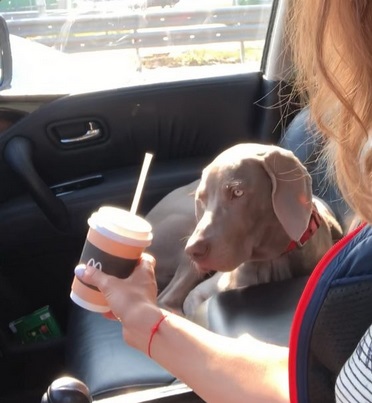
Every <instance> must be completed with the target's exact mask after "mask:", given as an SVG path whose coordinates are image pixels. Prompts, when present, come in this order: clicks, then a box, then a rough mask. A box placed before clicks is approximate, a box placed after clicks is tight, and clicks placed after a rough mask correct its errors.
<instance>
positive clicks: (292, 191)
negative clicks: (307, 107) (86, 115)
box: [147, 143, 343, 318]
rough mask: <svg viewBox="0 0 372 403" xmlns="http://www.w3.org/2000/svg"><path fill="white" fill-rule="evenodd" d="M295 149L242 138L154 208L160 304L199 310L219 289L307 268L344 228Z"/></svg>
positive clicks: (185, 310)
mask: <svg viewBox="0 0 372 403" xmlns="http://www.w3.org/2000/svg"><path fill="white" fill-rule="evenodd" d="M311 186H312V181H311V176H310V175H309V173H308V171H307V170H306V168H305V167H304V166H303V165H302V163H301V162H300V160H299V159H298V158H297V157H295V155H294V154H293V153H292V152H291V151H288V150H286V149H283V148H281V147H278V146H275V145H262V144H254V143H247V144H238V145H235V146H233V147H231V148H229V149H227V150H225V151H223V152H222V153H221V154H220V155H218V156H217V157H216V158H215V159H214V160H213V161H212V162H211V163H210V164H209V165H208V166H207V167H206V168H205V169H204V170H203V172H202V176H201V179H200V180H197V181H195V182H192V183H191V184H188V185H186V186H183V187H181V188H178V189H176V190H174V191H173V192H171V193H170V194H168V195H167V196H166V197H165V198H164V199H162V200H161V201H160V202H159V203H158V204H157V205H156V206H155V207H154V208H153V210H151V211H150V213H149V214H148V216H147V219H148V220H149V221H150V223H151V224H152V225H153V229H154V243H153V245H152V248H150V249H149V251H150V253H153V254H154V256H155V258H156V260H157V266H156V267H157V268H156V276H157V281H158V285H159V290H160V293H159V295H158V303H159V305H160V306H162V307H164V308H166V309H169V310H172V311H174V312H177V313H180V314H183V315H185V316H187V317H189V318H192V317H193V315H194V314H195V312H196V310H197V307H198V306H199V305H200V304H201V303H202V302H204V301H205V300H207V299H208V298H210V297H211V296H212V295H214V294H215V293H216V292H221V291H226V290H229V289H233V288H238V287H243V286H244V287H246V286H251V285H256V284H261V283H267V282H270V281H281V280H285V279H288V278H293V277H298V276H305V275H308V274H310V273H311V272H312V270H313V269H314V267H315V266H316V264H317V262H318V261H319V260H320V259H321V257H322V256H323V255H324V254H325V252H326V251H327V250H328V249H329V248H330V247H331V246H332V245H333V244H334V242H335V241H337V240H339V239H340V238H341V237H342V236H343V232H342V228H341V225H340V224H339V223H338V221H337V220H336V218H335V215H334V214H333V212H332V211H331V209H330V207H329V206H328V205H327V204H326V203H325V202H323V201H322V200H320V199H319V198H316V197H315V196H313V194H312V187H311Z"/></svg>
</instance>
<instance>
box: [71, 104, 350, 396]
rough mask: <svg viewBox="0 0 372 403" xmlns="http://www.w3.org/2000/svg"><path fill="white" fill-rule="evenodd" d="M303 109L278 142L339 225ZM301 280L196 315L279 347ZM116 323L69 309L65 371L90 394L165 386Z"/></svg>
mask: <svg viewBox="0 0 372 403" xmlns="http://www.w3.org/2000/svg"><path fill="white" fill-rule="evenodd" d="M308 116H309V115H308V111H307V110H304V111H302V112H300V113H299V114H298V115H297V116H296V117H295V119H294V120H293V121H292V123H291V124H290V126H289V127H288V129H287V131H286V133H285V136H284V137H283V138H282V140H281V145H282V146H283V147H285V148H288V149H291V150H292V151H293V152H294V153H295V154H296V155H297V156H298V157H299V158H300V160H301V161H302V162H303V163H304V164H305V165H306V166H307V168H308V170H309V171H310V173H311V175H312V178H313V191H314V194H315V195H317V196H319V197H322V198H323V199H325V200H326V201H327V202H328V203H329V204H330V206H331V207H332V208H333V209H334V211H335V214H336V216H337V217H338V219H339V220H340V222H341V223H342V225H343V227H344V228H345V227H346V226H347V217H348V207H347V205H346V204H345V203H344V201H343V200H342V198H341V197H340V196H339V192H338V191H337V189H336V188H335V186H333V185H330V184H329V183H327V181H326V180H325V171H324V166H322V165H319V161H318V159H317V157H318V154H319V151H320V149H321V146H322V145H321V143H320V142H319V140H318V139H317V138H316V137H314V136H313V131H312V129H309V127H310V126H309V124H308ZM306 281H307V278H300V279H295V280H290V281H285V282H280V283H273V284H265V285H260V286H256V287H250V288H247V289H241V290H235V291H228V292H226V293H222V294H220V295H218V296H215V297H213V298H211V299H210V300H209V301H208V303H207V304H205V310H204V312H203V313H202V314H201V315H202V317H201V319H200V321H201V322H203V323H204V324H205V325H207V326H208V327H209V328H210V329H211V330H213V331H215V332H217V333H221V334H225V335H230V336H233V337H235V336H237V335H239V334H242V333H244V332H249V333H251V334H252V335H253V336H255V337H258V338H262V339H264V340H266V341H269V342H275V343H278V344H281V345H286V344H287V343H288V335H289V330H290V326H291V321H292V316H293V313H294V310H295V307H296V305H297V301H298V299H299V297H300V295H301V292H302V290H303V287H304V286H305V284H306ZM120 328H121V325H120V324H119V323H116V322H113V321H109V320H106V319H104V318H103V317H102V316H101V315H100V314H95V313H91V312H88V311H85V310H83V309H81V308H79V307H77V306H73V307H72V315H71V320H70V325H69V335H68V337H69V341H68V350H67V362H68V365H69V368H68V369H69V374H70V375H71V376H74V377H77V378H78V379H80V380H82V381H83V382H85V383H86V384H87V385H88V387H89V389H90V391H91V393H92V395H93V396H94V397H104V396H109V395H114V394H119V393H127V392H129V391H133V390H137V389H143V388H151V387H155V386H164V385H170V384H172V383H174V382H177V380H176V379H175V378H174V377H173V376H172V375H171V374H169V373H168V372H167V371H165V370H164V369H162V368H161V367H159V366H158V365H157V364H156V363H154V362H153V361H152V360H151V359H150V358H148V357H147V356H145V355H144V354H142V353H141V352H138V351H136V350H134V349H132V348H131V347H129V346H128V345H126V344H125V343H124V342H123V339H122V334H121V329H120Z"/></svg>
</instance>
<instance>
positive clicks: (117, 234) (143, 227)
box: [88, 206, 152, 246]
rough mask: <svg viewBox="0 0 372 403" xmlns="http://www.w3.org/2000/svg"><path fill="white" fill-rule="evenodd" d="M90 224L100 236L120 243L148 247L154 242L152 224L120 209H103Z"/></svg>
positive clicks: (89, 220) (93, 216)
mask: <svg viewBox="0 0 372 403" xmlns="http://www.w3.org/2000/svg"><path fill="white" fill-rule="evenodd" d="M88 224H89V226H90V227H91V228H92V229H95V230H96V231H97V232H99V233H100V234H102V235H104V236H107V237H108V238H110V239H113V240H114V241H117V242H120V243H125V244H129V245H133V246H148V245H150V244H151V241H152V227H151V225H150V223H149V222H148V221H146V220H145V219H144V218H142V217H139V216H138V215H135V214H132V213H130V212H129V211H127V210H123V209H120V208H118V207H112V206H103V207H101V208H100V209H99V210H98V211H96V212H94V213H93V214H92V215H91V217H90V218H89V219H88Z"/></svg>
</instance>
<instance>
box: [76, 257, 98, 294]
mask: <svg viewBox="0 0 372 403" xmlns="http://www.w3.org/2000/svg"><path fill="white" fill-rule="evenodd" d="M74 271H75V276H76V277H77V278H78V279H80V280H82V281H83V282H84V283H87V284H90V285H94V286H96V287H97V288H101V287H100V285H101V283H102V282H103V277H104V274H103V273H102V272H101V271H100V270H98V269H96V268H94V267H91V266H87V265H85V264H84V263H81V264H78V265H77V266H76V267H75V270H74Z"/></svg>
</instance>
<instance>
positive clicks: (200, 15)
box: [3, 5, 271, 59]
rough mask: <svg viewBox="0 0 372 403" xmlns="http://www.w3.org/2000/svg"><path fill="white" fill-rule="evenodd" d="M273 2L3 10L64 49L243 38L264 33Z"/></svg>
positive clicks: (30, 33)
mask: <svg viewBox="0 0 372 403" xmlns="http://www.w3.org/2000/svg"><path fill="white" fill-rule="evenodd" d="M270 14H271V6H270V5H257V6H232V7H225V8H216V9H205V10H204V9H201V10H175V9H161V10H151V11H147V12H131V11H128V10H127V11H126V12H121V13H119V12H117V11H116V12H115V13H114V12H110V13H109V12H107V13H105V14H75V15H68V14H67V13H66V14H65V15H63V11H60V12H59V13H58V12H53V14H52V13H51V14H48V15H39V16H37V17H36V16H34V15H33V16H31V17H27V18H24V17H23V16H21V15H17V13H14V12H13V13H9V14H8V15H7V13H4V14H3V17H4V18H5V19H6V20H7V24H8V28H9V32H10V33H11V34H14V35H18V36H21V37H25V38H29V39H33V40H36V41H38V42H40V43H43V44H45V45H48V46H54V47H56V48H58V49H59V50H62V51H65V52H77V51H79V52H81V51H83V50H86V51H89V50H100V49H107V48H113V49H133V48H134V49H137V50H138V49H140V48H149V47H163V46H169V45H173V46H178V45H193V44H204V43H221V42H239V43H240V44H241V53H242V54H241V57H242V58H243V59H244V42H245V41H253V40H260V39H264V38H265V36H266V31H267V26H268V22H269V18H270Z"/></svg>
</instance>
